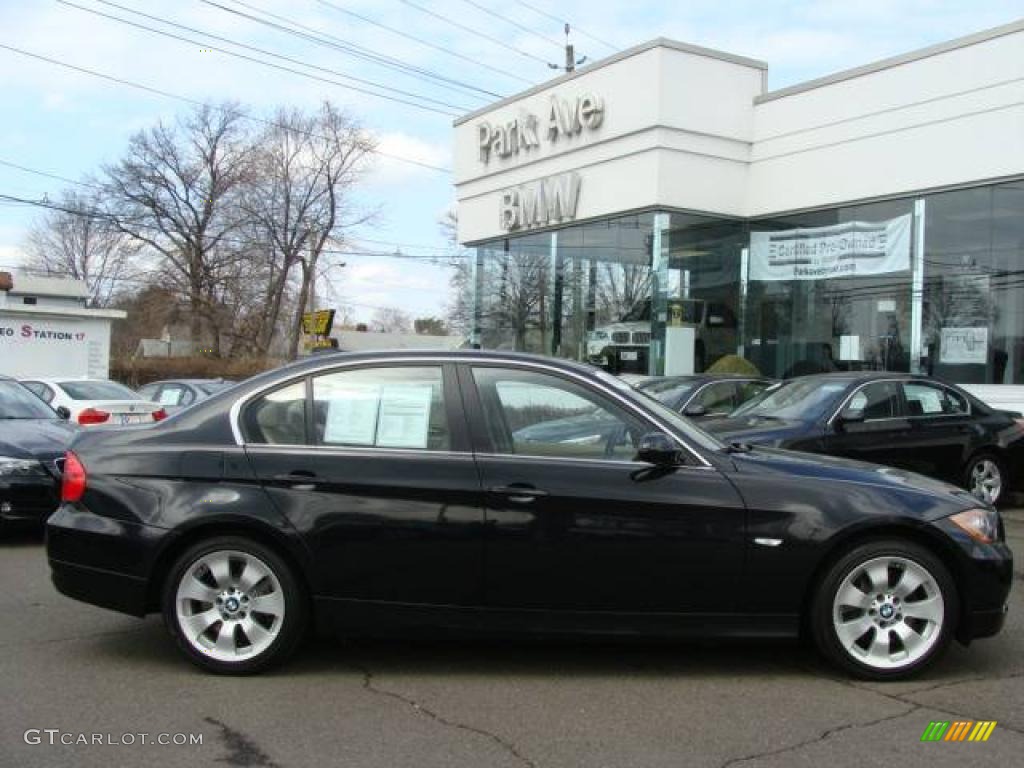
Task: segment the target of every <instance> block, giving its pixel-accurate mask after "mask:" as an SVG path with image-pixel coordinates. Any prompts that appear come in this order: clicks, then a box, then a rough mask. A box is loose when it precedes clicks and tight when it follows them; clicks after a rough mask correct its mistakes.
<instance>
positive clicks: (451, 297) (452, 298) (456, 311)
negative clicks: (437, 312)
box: [437, 208, 475, 336]
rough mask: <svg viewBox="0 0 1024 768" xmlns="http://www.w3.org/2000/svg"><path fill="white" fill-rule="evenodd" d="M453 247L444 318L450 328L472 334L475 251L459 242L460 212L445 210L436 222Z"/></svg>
mask: <svg viewBox="0 0 1024 768" xmlns="http://www.w3.org/2000/svg"><path fill="white" fill-rule="evenodd" d="M437 225H438V227H439V228H440V230H441V234H442V235H444V238H445V240H447V242H448V246H449V248H450V252H449V258H448V266H449V268H450V269H451V277H450V278H449V280H448V305H447V306H446V307H445V320H446V321H447V324H448V327H449V328H450V329H452V330H454V331H458V332H459V333H461V334H462V335H464V336H470V335H471V334H472V332H473V331H474V328H473V325H474V322H473V305H474V289H473V259H474V257H475V254H474V253H473V252H472V251H469V250H467V249H464V248H462V247H461V246H460V245H459V236H458V226H459V220H458V214H457V213H456V211H455V209H454V208H452V209H449V210H448V211H445V213H444V215H443V216H442V217H441V218H440V220H438V222H437Z"/></svg>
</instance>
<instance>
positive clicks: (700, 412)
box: [683, 403, 708, 419]
mask: <svg viewBox="0 0 1024 768" xmlns="http://www.w3.org/2000/svg"><path fill="white" fill-rule="evenodd" d="M707 415H708V409H707V408H705V407H704V406H703V405H701V404H700V403H693V404H692V405H688V406H686V408H684V409H683V416H689V417H690V418H691V419H699V418H700V417H701V416H707Z"/></svg>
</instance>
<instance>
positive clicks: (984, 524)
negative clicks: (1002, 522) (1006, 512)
mask: <svg viewBox="0 0 1024 768" xmlns="http://www.w3.org/2000/svg"><path fill="white" fill-rule="evenodd" d="M949 519H950V520H952V521H953V522H954V523H956V524H957V526H959V527H960V528H962V529H963V531H964V533H966V534H967V535H968V536H970V537H971V538H972V539H974V540H975V541H980V542H981V543H982V544H991V543H992V542H993V541H995V540H996V539H997V538H998V537H999V513H998V512H996V511H995V510H994V509H968V510H967V511H966V512H959V513H957V514H955V515H951V516H950V518H949Z"/></svg>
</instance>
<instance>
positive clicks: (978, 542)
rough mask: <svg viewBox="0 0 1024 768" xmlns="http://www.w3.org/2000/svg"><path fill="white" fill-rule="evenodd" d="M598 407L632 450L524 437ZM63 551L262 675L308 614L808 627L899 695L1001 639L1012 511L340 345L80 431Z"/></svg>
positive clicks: (553, 375) (515, 375) (650, 403)
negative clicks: (923, 674)
mask: <svg viewBox="0 0 1024 768" xmlns="http://www.w3.org/2000/svg"><path fill="white" fill-rule="evenodd" d="M594 409H601V410H602V411H604V412H606V413H607V414H608V415H609V416H610V417H613V418H614V419H616V420H618V422H619V423H620V425H621V430H619V431H618V432H617V433H616V434H617V435H622V436H623V438H622V439H621V441H619V440H618V438H617V439H616V440H617V441H616V442H615V443H614V444H611V445H609V444H601V443H600V442H592V441H581V442H578V443H565V442H564V441H560V440H556V441H554V442H545V441H543V440H541V439H539V438H538V439H534V440H530V441H524V440H522V439H520V438H518V437H517V433H519V432H520V430H522V429H525V428H527V427H530V426H532V425H539V424H542V423H543V422H545V421H550V420H556V419H561V418H565V417H567V416H570V415H572V414H573V413H579V412H586V411H592V410H594ZM62 497H63V503H62V505H61V507H60V509H59V510H58V511H57V512H56V513H55V514H54V515H53V516H52V517H51V518H50V520H49V523H48V529H47V550H48V555H49V560H50V565H51V568H52V571H53V579H54V583H55V584H56V586H57V588H58V589H60V590H61V591H62V592H64V593H65V594H67V595H70V596H72V597H75V598H78V599H80V600H84V601H87V602H91V603H95V604H97V605H102V606H106V607H108V608H114V609H117V610H120V611H124V612H127V613H131V614H136V615H139V616H141V615H143V614H146V613H150V612H155V611H162V612H163V614H164V617H165V619H166V623H167V626H168V628H169V630H170V632H171V633H172V635H173V636H174V637H175V639H176V641H177V643H178V645H179V646H180V647H181V649H182V651H183V652H184V654H185V655H186V656H187V657H189V658H190V659H192V660H193V661H195V662H196V663H198V664H200V665H202V666H203V667H205V668H207V669H210V670H213V671H217V672H237V673H241V672H252V671H255V670H259V669H262V668H264V667H266V666H267V665H268V664H271V663H273V662H275V661H279V660H281V659H282V658H284V657H285V656H286V655H287V654H288V653H289V652H291V651H292V650H293V649H294V648H295V646H296V644H297V643H298V641H299V639H300V638H301V637H302V635H303V630H304V628H305V627H306V625H307V624H308V623H309V622H310V621H313V620H315V623H316V625H317V626H318V627H320V628H323V629H328V630H334V631H336V632H340V633H353V634H354V633H359V632H363V633H366V632H396V631H405V632H409V631H414V630H417V629H422V628H424V627H427V626H431V627H444V628H448V629H458V630H464V631H469V630H474V629H488V630H513V629H517V630H526V631H530V632H567V631H572V632H581V633H592V634H593V633H610V634H637V633H645V634H660V635H673V636H694V635H700V636H709V635H711V636H738V635H742V636H766V637H788V636H796V635H797V634H798V633H799V632H800V631H801V629H802V628H805V627H806V628H807V630H808V631H809V632H810V634H811V635H812V636H813V637H814V639H815V640H816V642H817V644H818V646H819V647H820V648H821V650H822V651H823V652H824V653H825V654H827V655H828V656H829V657H830V658H831V659H833V660H834V661H835V662H836V663H838V664H841V665H843V666H844V667H845V668H846V669H848V670H850V671H852V672H854V673H857V674H861V675H865V676H868V677H875V678H888V677H897V676H902V675H906V674H909V673H911V672H913V671H915V670H917V669H919V668H921V667H923V666H924V665H926V664H927V663H928V662H930V661H931V660H933V659H934V658H935V657H936V656H937V655H938V654H939V653H940V652H941V651H942V650H943V648H944V647H945V646H946V645H947V644H948V643H949V642H950V640H951V639H952V638H954V637H956V638H958V639H959V640H960V641H962V642H968V641H970V640H972V639H973V638H979V637H986V636H989V635H992V634H994V633H996V632H998V631H999V629H1000V628H1001V626H1002V625H1003V622H1004V615H1005V608H1006V599H1007V595H1008V593H1009V589H1010V584H1011V580H1012V558H1011V554H1010V551H1009V549H1008V547H1007V545H1006V543H1005V540H1004V532H1003V526H1002V522H1001V520H1000V518H999V515H998V513H997V512H996V510H995V509H993V508H991V507H988V506H985V505H982V504H980V503H979V502H978V500H977V499H975V498H974V497H973V496H971V495H970V494H968V493H966V492H965V491H962V490H960V489H957V488H954V487H952V486H949V485H946V484H944V483H939V482H937V481H933V480H928V479H926V478H922V477H918V476H916V475H910V474H907V473H904V472H900V471H898V470H893V469H887V468H881V467H875V466H871V465H866V464H861V463H855V462H849V461H844V460H841V459H833V458H827V457H814V456H809V455H807V454H799V453H792V452H783V451H775V450H767V449H754V450H745V449H737V448H735V447H730V446H727V445H726V444H724V443H721V442H719V441H718V440H716V439H715V438H713V437H711V436H710V435H708V434H706V433H705V432H703V431H702V430H701V429H699V428H698V427H696V426H694V425H693V424H692V423H691V422H689V421H688V420H686V419H684V418H683V417H681V416H679V415H678V414H676V413H675V412H674V411H672V410H671V409H669V408H666V407H664V406H662V405H661V404H660V403H658V402H657V401H655V400H653V399H651V398H649V397H647V396H646V395H642V394H640V393H639V392H636V391H635V390H634V389H632V388H631V387H629V386H628V385H626V384H625V383H623V382H622V381H621V380H619V379H617V378H615V377H614V376H611V375H610V374H607V373H605V372H603V371H594V370H593V369H590V368H587V367H584V366H581V365H576V364H573V363H566V362H561V361H555V360H550V359H544V358H539V357H531V356H526V355H515V354H503V353H498V352H492V353H482V352H475V353H473V352H470V353H465V352H462V353H460V352H437V353H426V352H412V351H409V352H403V353H378V354H351V355H350V354H341V355H329V356H323V357H319V358H316V359H312V360H308V361H304V362H301V363H297V364H294V365H290V366H288V367H285V368H282V369H279V370H276V371H272V372H269V373H266V374H261V375H260V376H257V377H254V378H252V379H249V380H247V381H245V382H242V383H241V384H239V385H238V386H237V387H235V388H233V389H232V390H229V391H225V392H222V393H220V394H218V395H214V396H213V397H211V398H210V399H208V400H205V401H203V402H201V403H198V404H197V405H195V406H194V407H192V408H189V409H187V410H185V411H183V412H182V413H180V414H178V415H177V416H176V417H175V418H173V419H169V420H168V421H166V422H164V423H162V424H158V425H156V426H154V427H142V428H134V429H130V430H129V429H123V430H106V431H105V432H104V433H103V434H96V433H83V434H81V435H79V436H77V437H76V438H75V441H74V443H73V446H72V451H71V452H69V453H68V458H67V465H66V469H65V473H64V484H63V489H62Z"/></svg>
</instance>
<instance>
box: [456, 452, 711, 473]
mask: <svg viewBox="0 0 1024 768" xmlns="http://www.w3.org/2000/svg"><path fill="white" fill-rule="evenodd" d="M476 457H477V458H478V459H500V460H502V461H506V460H508V459H512V460H513V461H516V460H523V461H534V462H535V461H543V462H545V463H547V462H552V461H559V462H583V463H584V464H612V465H615V466H628V467H634V468H637V469H642V468H644V467H653V466H655V465H654V464H650V463H648V462H646V461H632V460H628V459H591V458H587V457H585V456H541V455H537V454H533V453H478V454H476ZM673 469H694V470H699V471H701V472H704V471H707V470H709V469H710V470H711V471H715V468H714V467H713V466H711V465H710V464H707V465H704V464H702V465H700V466H697V465H695V464H679V465H678V466H676V467H673Z"/></svg>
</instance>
